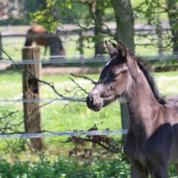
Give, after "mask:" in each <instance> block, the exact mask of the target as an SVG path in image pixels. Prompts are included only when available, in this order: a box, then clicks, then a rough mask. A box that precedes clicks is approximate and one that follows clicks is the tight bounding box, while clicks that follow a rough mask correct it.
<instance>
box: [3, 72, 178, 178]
mask: <svg viewBox="0 0 178 178" xmlns="http://www.w3.org/2000/svg"><path fill="white" fill-rule="evenodd" d="M153 75H154V77H155V80H156V83H157V84H158V87H159V90H160V92H161V93H162V94H163V95H166V96H173V95H176V94H178V92H177V88H178V75H177V72H162V73H154V74H153ZM87 76H89V77H91V78H92V79H94V80H97V78H98V75H97V74H93V75H87ZM70 77H71V76H70V75H50V76H47V75H44V76H42V79H43V80H45V81H48V82H52V83H54V84H55V87H56V88H57V90H58V91H60V93H63V94H65V95H70V96H71V95H75V96H76V95H77V96H81V95H83V96H84V95H85V94H84V93H82V92H81V91H76V90H75V89H74V88H75V87H76V86H75V84H74V83H73V82H72V81H71V79H70ZM21 80H22V79H21V73H20V72H18V71H16V70H7V71H5V72H1V74H0V83H1V92H0V98H1V100H16V99H19V98H21V97H22V81H21ZM75 80H76V81H77V82H78V83H79V84H80V85H81V86H83V87H84V88H85V89H86V90H88V91H89V90H90V89H91V87H92V84H91V83H90V82H89V81H86V80H84V79H78V78H76V79H75ZM40 96H41V98H44V99H45V98H46V99H50V98H57V97H58V96H56V95H55V94H54V92H53V91H52V90H51V89H50V88H49V87H47V86H44V85H41V86H40ZM41 104H44V103H41ZM0 110H1V117H2V116H3V115H5V114H6V113H8V112H13V111H17V113H16V114H15V115H12V116H10V120H11V122H14V123H19V122H21V121H22V120H23V113H22V103H21V102H17V103H13V102H11V101H9V102H1V103H0ZM41 113H42V129H43V130H51V131H65V130H87V129H89V128H91V127H92V126H93V125H94V124H96V125H97V126H98V128H99V129H100V130H104V129H106V128H109V129H110V130H117V129H121V123H120V108H119V104H118V102H117V101H116V102H115V103H113V104H112V105H110V106H108V107H106V108H105V109H103V110H102V111H101V112H92V111H90V110H89V109H88V108H87V107H86V104H85V103H66V102H61V101H60V102H53V103H51V104H49V105H46V106H44V107H42V108H41ZM111 113H112V114H111ZM1 124H2V123H1ZM18 127H19V128H18ZM16 129H17V130H23V125H20V126H17V128H16ZM114 138H116V139H118V137H114ZM44 140H45V146H46V149H45V150H44V153H43V154H38V153H37V154H34V153H33V154H32V153H31V151H28V150H26V151H24V149H23V148H21V147H22V144H21V142H17V143H16V142H15V141H14V140H10V142H9V141H7V140H3V141H2V140H1V144H0V155H1V160H2V161H0V170H2V172H1V171H0V175H1V176H2V177H8V176H9V177H11V176H12V175H14V176H17V177H18V176H20V177H25V175H26V177H38V176H39V175H46V176H45V177H53V178H55V176H57V177H60V178H64V177H69V178H70V177H73V176H74V177H75V176H76V177H78V176H79V177H80V176H81V177H87V176H88V177H90V178H92V177H98V178H101V177H103V178H109V177H119V178H126V177H128V175H129V165H128V163H127V161H125V159H124V155H123V153H119V154H111V153H110V154H107V155H106V156H104V157H103V156H102V154H101V153H99V154H100V156H97V155H96V154H95V156H94V157H95V158H93V159H89V158H87V159H81V157H80V158H79V159H78V158H77V157H75V159H74V158H69V157H68V156H67V155H68V153H69V151H70V150H71V149H72V148H73V147H74V145H73V144H72V143H67V142H66V140H67V138H66V137H54V138H45V139H44ZM10 144H12V145H11V146H10ZM100 149H101V148H100V147H98V148H97V150H100ZM4 152H6V155H5V154H4ZM66 156H67V157H68V158H67V160H66ZM58 157H60V158H59V159H58ZM76 158H77V159H76ZM103 158H104V159H105V161H100V160H102V159H103ZM113 158H114V159H113ZM4 159H6V161H3V160H4ZM73 159H74V160H73ZM77 160H78V161H77ZM9 162H13V164H9ZM89 162H90V163H91V162H93V163H92V165H90V164H88V163H89ZM81 164H84V165H86V164H88V165H86V166H83V167H81ZM103 168H104V169H103ZM7 170H8V172H9V173H8V175H7V174H6V173H5V172H6V171H7ZM14 170H16V171H15V172H16V173H15V174H14ZM9 177H8V178H9ZM57 177H56V178H57ZM170 177H171V178H173V177H175V176H174V168H173V167H171V168H170Z"/></svg>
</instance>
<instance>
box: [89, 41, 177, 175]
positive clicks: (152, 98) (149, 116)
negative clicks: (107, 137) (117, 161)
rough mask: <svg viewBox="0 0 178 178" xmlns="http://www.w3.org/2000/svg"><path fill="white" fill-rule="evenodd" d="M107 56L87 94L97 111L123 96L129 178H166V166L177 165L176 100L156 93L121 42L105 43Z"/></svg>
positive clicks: (125, 147)
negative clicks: (127, 125)
mask: <svg viewBox="0 0 178 178" xmlns="http://www.w3.org/2000/svg"><path fill="white" fill-rule="evenodd" d="M107 47H108V50H109V53H110V56H111V59H110V61H109V62H108V63H107V64H106V65H105V66H104V68H103V70H102V72H101V75H100V78H99V81H98V82H97V84H96V85H95V86H94V88H93V90H92V91H91V93H90V94H89V95H88V97H87V101H86V102H87V105H88V107H89V108H90V109H92V110H94V111H99V110H100V109H101V108H103V107H104V106H106V105H108V104H109V103H111V102H112V101H114V100H116V99H117V98H120V97H124V98H125V100H126V102H127V105H128V110H129V115H130V128H129V130H128V134H127V137H126V141H125V145H124V151H125V153H126V154H127V156H128V159H129V161H130V164H131V178H148V177H149V175H151V177H152V178H167V177H168V165H169V164H176V165H177V164H178V102H177V98H175V99H174V98H172V99H170V100H169V101H165V100H164V99H162V98H161V97H160V96H159V93H158V91H157V89H156V87H155V85H154V81H153V79H152V77H151V76H150V75H149V73H148V72H147V70H146V69H145V68H144V66H143V65H142V64H141V63H140V62H139V61H138V60H137V59H136V58H135V57H134V56H133V55H131V54H130V53H129V52H128V50H127V49H126V48H125V46H124V45H123V44H122V43H120V42H119V43H118V46H117V47H116V48H114V47H113V46H111V45H107Z"/></svg>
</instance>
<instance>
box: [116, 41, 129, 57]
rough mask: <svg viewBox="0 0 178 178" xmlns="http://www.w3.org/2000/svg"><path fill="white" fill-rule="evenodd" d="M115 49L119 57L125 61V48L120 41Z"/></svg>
mask: <svg viewBox="0 0 178 178" xmlns="http://www.w3.org/2000/svg"><path fill="white" fill-rule="evenodd" d="M117 49H118V54H119V56H121V57H122V58H125V59H126V58H127V48H126V47H125V45H124V44H123V43H122V42H121V41H118V42H117Z"/></svg>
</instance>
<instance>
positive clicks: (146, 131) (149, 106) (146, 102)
mask: <svg viewBox="0 0 178 178" xmlns="http://www.w3.org/2000/svg"><path fill="white" fill-rule="evenodd" d="M137 72H138V73H137ZM135 74H137V75H136V76H132V77H133V82H132V85H131V87H130V90H129V91H128V94H127V96H126V99H127V103H128V109H129V113H130V119H131V129H132V130H133V131H134V130H135V131H136V133H138V134H139V131H138V129H140V132H141V133H142V134H143V135H142V136H143V137H147V136H149V135H150V134H152V132H153V130H154V128H153V127H154V122H155V120H156V118H157V116H158V114H159V109H160V104H159V103H158V101H157V99H156V98H155V96H154V94H153V91H152V90H151V87H150V85H149V83H148V81H147V79H146V77H145V76H144V74H143V72H142V71H141V70H140V69H138V71H136V72H135Z"/></svg>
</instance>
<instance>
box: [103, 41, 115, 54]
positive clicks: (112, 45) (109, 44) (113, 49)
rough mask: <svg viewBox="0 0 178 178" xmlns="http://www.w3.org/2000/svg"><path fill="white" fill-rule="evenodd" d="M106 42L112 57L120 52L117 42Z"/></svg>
mask: <svg viewBox="0 0 178 178" xmlns="http://www.w3.org/2000/svg"><path fill="white" fill-rule="evenodd" d="M105 44H106V48H107V50H108V52H109V55H110V56H111V57H113V56H114V55H117V54H118V50H117V45H116V44H115V43H111V42H109V43H108V42H107V41H105Z"/></svg>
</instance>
